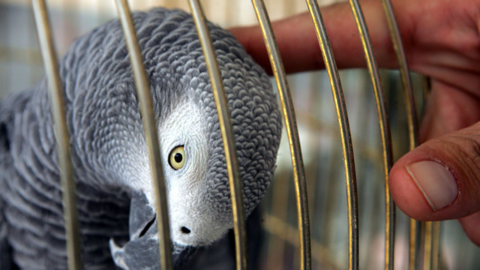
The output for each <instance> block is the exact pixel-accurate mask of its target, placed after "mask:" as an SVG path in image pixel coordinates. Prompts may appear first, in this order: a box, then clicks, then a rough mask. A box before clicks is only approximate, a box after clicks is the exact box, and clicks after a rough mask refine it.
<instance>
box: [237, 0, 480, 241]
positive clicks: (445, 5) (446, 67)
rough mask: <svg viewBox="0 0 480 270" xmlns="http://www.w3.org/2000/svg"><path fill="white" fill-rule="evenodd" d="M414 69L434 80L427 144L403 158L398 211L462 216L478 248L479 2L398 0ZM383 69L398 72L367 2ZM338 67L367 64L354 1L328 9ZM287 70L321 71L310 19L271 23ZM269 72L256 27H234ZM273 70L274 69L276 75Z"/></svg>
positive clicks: (396, 184) (422, 216)
mask: <svg viewBox="0 0 480 270" xmlns="http://www.w3.org/2000/svg"><path fill="white" fill-rule="evenodd" d="M392 5H393V8H394V11H395V14H396V17H397V20H398V24H399V28H400V32H401V35H402V38H403V42H404V46H405V50H406V54H407V59H408V63H409V68H410V69H411V70H412V71H415V72H418V73H421V74H424V75H426V76H428V77H430V79H431V86H432V89H431V95H430V98H429V100H428V104H427V107H426V112H425V116H424V119H423V121H422V124H421V129H420V141H421V142H422V143H423V144H421V145H420V146H419V147H417V148H416V149H414V150H413V151H411V152H409V153H407V154H406V155H405V156H404V157H402V158H401V159H400V160H398V161H397V162H396V163H395V165H394V166H393V168H392V170H391V173H390V189H391V193H392V197H393V198H394V200H395V202H396V204H397V205H398V207H399V208H400V209H401V210H402V211H403V212H405V213H406V214H407V215H409V216H411V217H413V218H415V219H418V220H422V221H427V220H432V221H433V220H446V219H459V220H460V223H461V224H462V226H463V228H464V230H465V232H466V233H467V235H468V236H469V237H470V239H471V240H472V241H473V242H474V243H476V244H477V245H480V122H479V121H480V0H460V1H450V0H424V1H417V0H392ZM361 6H362V9H363V12H364V15H365V18H366V20H367V24H368V28H369V32H370V35H371V39H372V44H373V47H374V52H375V56H376V59H377V61H378V64H379V66H380V67H384V68H397V67H398V64H397V60H396V57H395V52H394V49H393V45H392V43H391V39H390V33H389V30H388V25H387V22H386V18H385V15H384V13H383V8H382V6H381V2H380V0H365V1H361ZM322 15H323V19H324V22H325V24H326V27H327V32H328V34H329V37H330V42H331V44H332V48H333V51H334V54H335V57H336V61H337V65H338V67H339V68H354V67H365V66H366V61H365V57H364V55H363V49H362V47H361V43H360V38H359V36H358V31H357V28H356V25H355V21H354V19H353V16H352V12H351V8H350V6H349V4H348V3H341V4H336V5H333V6H329V7H325V8H323V9H322ZM273 29H274V31H275V35H276V38H277V42H278V46H279V49H280V52H281V54H282V59H283V62H284V64H285V68H286V71H287V73H293V72H299V71H306V70H314V69H320V68H323V67H324V64H323V59H322V55H321V51H320V47H319V45H318V41H317V37H316V35H315V32H314V27H313V23H312V19H311V17H310V15H309V14H307V13H304V14H300V15H298V16H295V17H292V18H289V19H285V20H283V21H279V22H275V23H273ZM231 31H232V33H233V34H234V35H235V36H236V37H237V39H238V40H239V41H240V42H241V43H242V44H243V45H244V46H245V48H246V49H247V51H248V52H249V53H250V54H251V55H252V56H253V57H254V58H255V60H257V62H259V63H260V64H261V65H263V66H264V67H265V68H266V69H267V70H271V68H270V63H269V59H268V54H267V51H266V49H265V45H264V43H263V37H262V33H261V31H260V29H259V28H258V27H244V28H234V29H231ZM270 72H271V71H270Z"/></svg>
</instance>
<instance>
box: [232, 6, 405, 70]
mask: <svg viewBox="0 0 480 270" xmlns="http://www.w3.org/2000/svg"><path fill="white" fill-rule="evenodd" d="M362 9H363V12H364V15H365V17H366V19H367V24H368V26H369V32H370V35H371V37H372V43H373V47H374V51H375V56H376V57H377V59H378V61H379V64H380V65H381V66H383V67H394V66H395V65H396V63H395V61H394V60H395V56H394V52H393V47H392V44H391V41H390V36H389V32H388V28H387V24H386V20H385V18H384V15H383V9H382V7H381V5H380V2H377V1H362ZM322 16H323V19H324V22H325V25H326V27H327V32H328V34H329V37H330V42H331V44H332V47H333V51H334V53H335V56H336V61H337V65H338V67H339V68H353V67H364V66H365V65H366V64H365V63H366V62H365V56H364V54H363V49H362V44H361V41H360V38H359V35H358V30H357V26H356V24H355V21H354V18H353V15H352V10H351V8H350V5H349V4H348V3H341V4H336V5H332V6H328V7H325V8H322ZM272 27H273V30H274V32H275V36H276V40H277V43H278V47H279V50H280V54H281V55H282V60H283V63H284V65H285V68H286V72H287V73H293V72H300V71H306V70H314V69H319V68H323V67H324V64H323V59H322V56H321V52H320V47H319V43H318V40H317V37H316V34H315V29H314V25H313V22H312V18H311V17H310V14H309V13H303V14H300V15H297V16H294V17H291V18H288V19H285V20H281V21H278V22H274V23H273V24H272ZM230 31H231V32H232V33H233V34H234V35H235V37H236V38H237V39H238V40H239V41H240V43H242V44H243V45H244V47H245V48H246V50H247V52H248V53H249V54H250V55H252V56H253V58H254V59H255V60H256V61H257V62H258V63H259V64H260V65H262V66H263V67H264V68H265V69H266V70H267V71H268V72H270V73H271V67H270V62H269V58H268V53H267V50H266V48H265V44H264V41H263V36H262V32H261V29H260V28H259V27H258V26H254V27H240V28H233V29H230Z"/></svg>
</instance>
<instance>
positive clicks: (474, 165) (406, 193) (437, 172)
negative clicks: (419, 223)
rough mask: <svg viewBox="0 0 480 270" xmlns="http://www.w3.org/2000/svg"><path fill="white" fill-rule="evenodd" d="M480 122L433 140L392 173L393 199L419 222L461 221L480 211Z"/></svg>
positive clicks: (412, 154)
mask: <svg viewBox="0 0 480 270" xmlns="http://www.w3.org/2000/svg"><path fill="white" fill-rule="evenodd" d="M479 135H480V123H477V124H475V125H474V126H472V127H469V128H467V129H464V130H461V131H457V132H455V133H451V134H448V135H444V136H442V137H439V138H436V139H432V140H430V141H428V142H426V143H424V144H422V145H421V146H419V147H418V148H416V149H415V150H413V151H411V152H410V153H408V154H407V155H405V156H404V157H402V158H401V159H400V160H399V161H397V163H396V164H395V166H394V167H393V168H392V171H391V173H390V188H391V192H392V197H393V199H394V200H395V202H396V203H397V205H398V207H399V208H400V209H401V210H402V211H403V212H405V213H406V214H407V215H409V216H411V217H413V218H415V219H417V220H423V221H426V220H445V219H458V218H462V217H465V216H468V215H471V214H473V213H475V212H478V211H480V180H479V179H480V162H479V161H480V136H479Z"/></svg>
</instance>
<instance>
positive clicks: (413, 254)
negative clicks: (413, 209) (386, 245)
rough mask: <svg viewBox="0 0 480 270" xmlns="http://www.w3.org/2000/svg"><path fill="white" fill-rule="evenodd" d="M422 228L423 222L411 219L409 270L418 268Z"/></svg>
mask: <svg viewBox="0 0 480 270" xmlns="http://www.w3.org/2000/svg"><path fill="white" fill-rule="evenodd" d="M420 227H421V222H419V221H417V220H415V219H413V218H411V219H410V234H409V242H410V246H409V252H408V253H409V255H408V258H409V260H408V269H409V270H415V269H417V266H418V260H419V257H418V253H419V246H420V243H419V242H420V237H419V236H420Z"/></svg>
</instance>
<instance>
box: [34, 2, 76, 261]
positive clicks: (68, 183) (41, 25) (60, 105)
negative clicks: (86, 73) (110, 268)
mask: <svg viewBox="0 0 480 270" xmlns="http://www.w3.org/2000/svg"><path fill="white" fill-rule="evenodd" d="M32 6H33V13H34V15H35V22H36V25H37V33H38V39H39V43H40V48H41V51H42V57H43V62H44V65H45V71H46V73H47V79H48V88H49V100H50V106H51V110H52V114H53V122H54V126H55V136H56V139H57V155H58V165H59V169H60V178H61V183H62V193H63V213H64V218H65V234H66V237H67V255H68V269H69V270H80V269H83V267H82V261H81V246H80V230H79V226H80V224H79V222H78V211H77V197H76V196H77V195H76V187H75V181H74V171H73V165H72V160H71V155H70V138H69V135H68V125H67V119H66V109H65V101H64V93H63V89H62V81H61V79H60V74H59V73H58V60H57V55H56V51H55V47H54V44H53V37H52V28H51V27H50V22H49V19H48V12H47V6H46V4H45V1H44V0H32Z"/></svg>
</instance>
